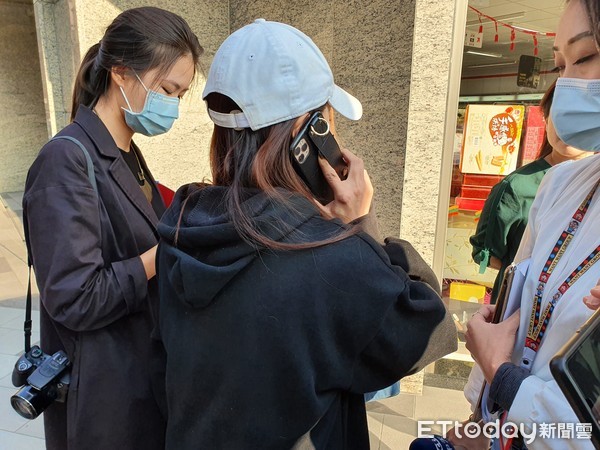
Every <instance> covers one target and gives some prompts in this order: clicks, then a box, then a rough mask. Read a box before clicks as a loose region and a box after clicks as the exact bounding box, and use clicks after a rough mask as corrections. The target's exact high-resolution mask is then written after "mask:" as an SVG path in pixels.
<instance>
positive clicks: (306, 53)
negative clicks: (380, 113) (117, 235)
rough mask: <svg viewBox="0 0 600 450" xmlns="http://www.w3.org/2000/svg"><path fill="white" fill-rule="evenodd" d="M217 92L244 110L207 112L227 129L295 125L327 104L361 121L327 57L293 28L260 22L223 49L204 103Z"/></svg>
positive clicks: (214, 64) (358, 107) (215, 61)
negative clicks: (299, 119)
mask: <svg viewBox="0 0 600 450" xmlns="http://www.w3.org/2000/svg"><path fill="white" fill-rule="evenodd" d="M213 92H218V93H220V94H223V95H226V96H227V97H229V98H231V99H232V100H233V101H234V102H235V103H236V104H237V105H238V106H239V107H240V109H241V112H240V111H232V112H230V113H220V112H217V111H212V110H210V109H209V110H208V115H209V116H210V118H211V120H212V121H213V122H214V123H215V124H217V125H219V126H222V127H225V128H248V127H249V128H251V129H252V130H258V129H260V128H264V127H267V126H269V125H274V124H276V123H280V122H283V121H286V120H289V119H294V118H296V117H299V116H301V115H302V114H305V113H307V112H309V111H312V110H314V109H316V108H318V107H320V106H323V105H324V104H325V103H327V102H329V104H330V105H331V106H332V107H333V108H334V109H335V110H336V111H337V112H339V113H340V114H342V115H343V116H345V117H347V118H348V119H352V120H358V119H360V118H361V116H362V105H361V104H360V102H359V101H358V100H357V99H356V98H355V97H353V96H352V95H350V94H349V93H348V92H346V91H345V90H343V89H342V88H340V87H339V86H337V85H336V84H335V83H334V82H333V74H332V73H331V69H330V68H329V64H327V60H326V59H325V57H324V56H323V53H321V51H320V50H319V49H318V47H317V46H316V45H315V43H314V42H313V41H312V40H311V39H310V38H309V37H308V36H306V35H305V34H304V33H302V32H301V31H299V30H297V29H296V28H294V27H291V26H289V25H286V24H283V23H279V22H270V21H267V20H265V19H256V20H255V21H254V22H253V23H251V24H249V25H246V26H245V27H243V28H240V29H239V30H237V31H236V32H235V33H233V34H231V35H230V36H229V37H228V38H227V39H225V42H223V44H221V47H219V50H217V53H216V54H215V57H214V59H213V62H212V64H211V66H210V71H209V72H208V78H207V80H206V87H205V88H204V92H203V93H202V98H203V99H206V97H207V96H208V95H209V94H211V93H213Z"/></svg>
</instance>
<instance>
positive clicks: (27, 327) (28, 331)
mask: <svg viewBox="0 0 600 450" xmlns="http://www.w3.org/2000/svg"><path fill="white" fill-rule="evenodd" d="M27 265H28V266H29V267H28V269H29V281H28V282H27V300H26V303H25V323H24V325H23V330H24V332H25V353H27V352H29V350H31V261H30V260H29V259H28V264H27Z"/></svg>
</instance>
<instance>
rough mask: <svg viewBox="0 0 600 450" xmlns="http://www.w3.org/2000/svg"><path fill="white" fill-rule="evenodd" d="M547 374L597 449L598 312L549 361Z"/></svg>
mask: <svg viewBox="0 0 600 450" xmlns="http://www.w3.org/2000/svg"><path fill="white" fill-rule="evenodd" d="M550 372H552V375H553V376H554V379H555V380H556V383H557V384H558V386H559V387H560V389H561V390H562V392H563V394H565V397H566V398H567V400H568V401H569V403H570V405H571V407H572V408H573V411H575V414H577V417H578V418H579V420H581V424H580V427H581V429H580V430H579V431H582V432H585V433H586V434H588V435H591V438H592V442H593V444H594V445H595V446H596V448H600V310H598V311H596V313H595V314H594V315H593V316H592V317H591V318H590V319H589V320H588V321H587V322H586V323H584V324H583V325H582V326H581V328H580V329H579V330H577V333H575V335H574V336H573V337H572V338H571V339H570V340H569V342H567V343H566V344H565V346H564V347H563V348H562V349H561V350H560V351H559V352H558V353H557V354H556V355H555V356H554V357H553V358H552V360H551V361H550Z"/></svg>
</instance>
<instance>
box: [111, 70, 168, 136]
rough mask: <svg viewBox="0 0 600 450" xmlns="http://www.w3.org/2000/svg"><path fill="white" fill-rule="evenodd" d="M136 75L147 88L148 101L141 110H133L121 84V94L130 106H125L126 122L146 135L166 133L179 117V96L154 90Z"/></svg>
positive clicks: (137, 131)
mask: <svg viewBox="0 0 600 450" xmlns="http://www.w3.org/2000/svg"><path fill="white" fill-rule="evenodd" d="M135 76H136V77H137V79H138V80H139V82H140V83H142V86H144V89H146V101H145V102H144V107H143V108H142V110H141V111H140V112H137V113H136V112H133V110H132V109H131V104H130V103H129V100H128V99H127V96H126V95H125V91H124V90H123V88H122V87H121V86H119V89H121V94H123V98H124V99H125V102H127V107H128V108H129V109H125V108H123V110H124V111H125V122H126V123H127V125H128V126H129V128H131V129H132V130H133V131H135V132H136V133H141V134H143V135H145V136H156V135H158V134H163V133H166V132H167V131H169V130H170V129H171V127H172V126H173V123H174V122H175V119H177V118H178V117H179V98H177V97H169V96H168V95H164V94H160V93H158V92H156V91H152V90H150V89H148V88H147V87H146V86H145V85H144V83H143V82H142V80H141V79H140V77H138V76H137V74H135Z"/></svg>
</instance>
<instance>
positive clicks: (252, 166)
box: [206, 93, 356, 250]
mask: <svg viewBox="0 0 600 450" xmlns="http://www.w3.org/2000/svg"><path fill="white" fill-rule="evenodd" d="M206 101H207V103H208V107H209V108H210V109H211V110H213V111H217V112H223V113H227V112H230V111H232V110H240V107H239V106H237V105H236V104H235V102H234V101H233V100H231V99H230V98H229V97H227V96H225V95H222V94H219V93H212V94H209V95H208V96H207V98H206ZM295 122H296V119H291V120H287V121H284V122H281V123H278V124H275V125H272V126H269V127H265V128H261V129H259V130H256V131H252V130H251V129H250V128H243V129H241V130H234V129H229V128H223V127H220V126H218V125H215V127H214V130H213V135H212V140H211V144H210V166H211V172H212V180H213V184H214V185H217V186H225V187H227V188H228V189H227V195H226V199H225V201H226V203H227V208H228V211H229V213H230V215H231V219H232V222H233V224H234V226H235V227H236V229H237V231H238V233H239V234H240V236H241V237H242V238H243V239H244V240H246V241H247V242H250V243H251V244H253V245H256V246H258V247H262V248H270V249H278V250H295V249H304V248H315V247H319V246H322V245H326V244H330V243H333V242H337V241H340V240H342V239H345V238H346V237H348V236H350V235H352V234H354V233H356V230H355V229H354V228H353V227H350V228H348V229H346V230H343V231H341V232H340V233H338V234H337V235H335V236H333V237H331V238H330V239H325V240H320V241H313V242H302V243H291V244H290V243H283V242H277V241H273V240H272V239H269V238H268V237H266V236H264V235H262V234H261V233H260V232H259V231H258V229H257V227H256V226H255V225H254V223H253V221H252V217H250V216H249V215H248V214H247V213H246V211H245V210H244V208H243V197H244V191H245V190H246V189H248V188H257V189H260V190H261V191H263V192H265V193H266V194H267V195H268V196H270V197H271V198H273V199H274V200H275V201H277V202H279V203H281V204H283V205H286V206H287V207H289V204H288V202H287V198H286V195H289V193H296V194H300V195H302V196H303V197H305V198H306V199H308V200H309V201H311V202H313V203H314V202H315V200H314V198H313V196H312V194H311V192H310V191H309V190H308V188H307V187H306V185H305V184H304V182H303V181H302V179H301V178H300V177H299V176H298V174H297V173H296V171H295V170H294V167H293V166H292V161H291V158H290V154H289V152H288V151H287V149H289V148H290V145H291V143H292V130H293V128H294V125H295ZM282 225H283V226H285V224H282Z"/></svg>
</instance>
